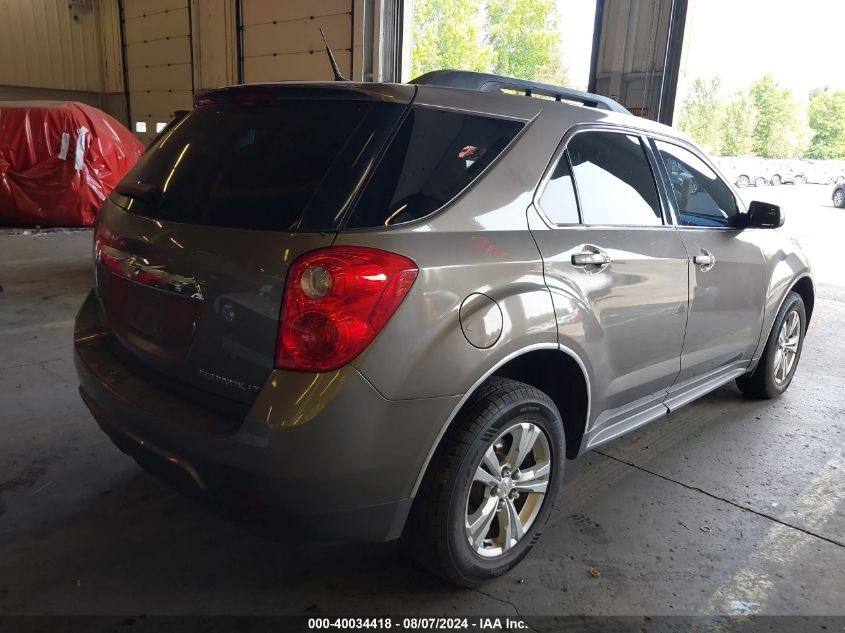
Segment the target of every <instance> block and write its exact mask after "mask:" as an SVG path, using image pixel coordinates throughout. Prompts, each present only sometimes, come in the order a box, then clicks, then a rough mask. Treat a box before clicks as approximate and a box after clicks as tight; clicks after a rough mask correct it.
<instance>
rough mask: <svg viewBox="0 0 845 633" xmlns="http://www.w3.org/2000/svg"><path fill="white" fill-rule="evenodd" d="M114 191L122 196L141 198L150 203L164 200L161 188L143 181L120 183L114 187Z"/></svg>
mask: <svg viewBox="0 0 845 633" xmlns="http://www.w3.org/2000/svg"><path fill="white" fill-rule="evenodd" d="M115 191H117V193H119V194H120V195H122V196H126V197H128V198H134V199H136V200H143V201H144V202H150V203H152V204H159V203H160V202H161V201H162V200H164V192H163V191H162V190H161V189H159V188H158V187H157V186H156V185H151V184H148V183H145V182H129V183H121V184H119V185H118V186H117V187H116V188H115Z"/></svg>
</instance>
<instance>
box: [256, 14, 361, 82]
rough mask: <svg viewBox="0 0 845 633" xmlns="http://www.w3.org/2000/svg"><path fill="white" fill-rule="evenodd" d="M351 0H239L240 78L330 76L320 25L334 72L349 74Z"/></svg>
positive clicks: (262, 79) (260, 79) (327, 77)
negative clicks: (334, 67)
mask: <svg viewBox="0 0 845 633" xmlns="http://www.w3.org/2000/svg"><path fill="white" fill-rule="evenodd" d="M352 3H353V0H312V1H311V2H267V0H242V1H241V24H242V31H241V37H242V40H241V46H242V58H241V63H242V64H243V66H242V68H243V78H244V82H246V83H250V82H261V81H283V80H286V79H327V80H331V79H332V70H331V66H330V65H329V62H328V59H327V58H326V53H325V48H324V47H323V42H322V40H321V39H320V31H319V29H320V27H322V28H323V32H324V33H325V34H326V39H327V40H328V42H329V45H330V46H331V47H332V50H333V51H334V55H335V59H337V65H338V67H339V68H340V72H341V73H343V74H344V75H345V76H346V77H350V76H351V74H352Z"/></svg>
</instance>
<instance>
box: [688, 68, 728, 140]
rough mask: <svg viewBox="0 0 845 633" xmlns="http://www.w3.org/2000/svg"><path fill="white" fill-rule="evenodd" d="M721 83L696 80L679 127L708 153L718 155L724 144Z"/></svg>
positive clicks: (711, 80) (715, 78)
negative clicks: (720, 95)
mask: <svg viewBox="0 0 845 633" xmlns="http://www.w3.org/2000/svg"><path fill="white" fill-rule="evenodd" d="M720 87H721V81H720V79H719V78H718V77H713V78H712V79H710V80H709V81H706V80H704V79H696V80H695V81H694V82H693V84H692V87H691V88H690V90H689V92H688V93H687V96H686V98H685V99H684V103H683V107H682V109H681V116H680V119H679V120H678V127H679V128H680V129H681V130H682V131H684V132H686V133H687V134H689V135H690V136H691V137H692V138H693V139H694V140H695V141H696V143H698V144H699V145H701V146H702V147H703V148H704V149H705V150H706V151H707V152H708V153H710V154H718V153H719V151H720V150H721V144H722V103H721V101H720V97H719V89H720Z"/></svg>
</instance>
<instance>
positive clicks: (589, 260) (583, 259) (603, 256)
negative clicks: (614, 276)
mask: <svg viewBox="0 0 845 633" xmlns="http://www.w3.org/2000/svg"><path fill="white" fill-rule="evenodd" d="M609 263H610V257H608V256H607V253H602V252H598V253H590V252H587V251H585V252H583V253H575V254H574V255H573V256H572V265H573V266H604V265H606V264H609Z"/></svg>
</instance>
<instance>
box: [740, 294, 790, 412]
mask: <svg viewBox="0 0 845 633" xmlns="http://www.w3.org/2000/svg"><path fill="white" fill-rule="evenodd" d="M806 331H807V312H806V309H805V308H804V300H803V299H801V295H799V294H798V293H797V292H790V293H789V294H788V295H787V297H786V301H784V302H783V305H782V306H781V308H780V311H779V312H778V315H777V317H776V318H775V322H774V324H773V325H772V331H771V333H770V334H769V340H768V341H767V342H766V348H765V349H764V350H763V356H762V357H761V358H760V362H758V363H757V367H755V368H754V371H753V372H751V373H750V374H745V375H744V376H740V377H739V378H737V380H736V384H737V386H738V387H739V389H740V390H741V391H742V392H743V393H744V394H746V395H748V396H751V397H754V398H762V399H770V398H777V397H778V396H779V395H781V394H782V393H783V392H784V391H786V390H787V389H788V388H789V385H790V383H791V382H792V378H793V377H794V376H795V370H796V369H797V368H798V361H799V360H800V358H801V350H802V349H803V347H804V334H805V333H806Z"/></svg>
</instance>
